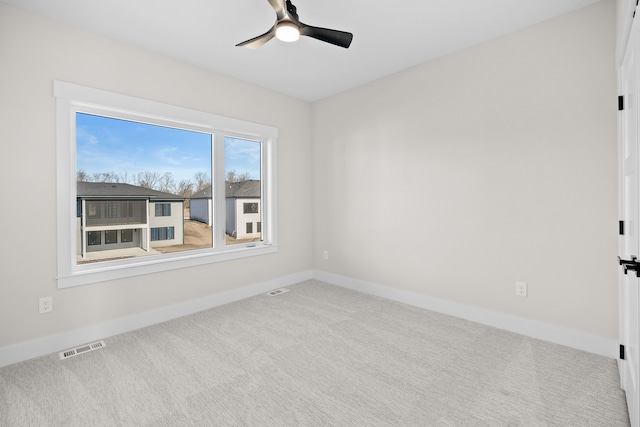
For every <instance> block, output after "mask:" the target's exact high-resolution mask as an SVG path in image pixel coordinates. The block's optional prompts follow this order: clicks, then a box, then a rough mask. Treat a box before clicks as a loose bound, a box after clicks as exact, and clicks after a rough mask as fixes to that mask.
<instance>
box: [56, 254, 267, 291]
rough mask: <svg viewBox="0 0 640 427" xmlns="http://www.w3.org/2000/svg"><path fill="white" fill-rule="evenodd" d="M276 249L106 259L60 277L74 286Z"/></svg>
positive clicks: (61, 282) (66, 285)
mask: <svg viewBox="0 0 640 427" xmlns="http://www.w3.org/2000/svg"><path fill="white" fill-rule="evenodd" d="M276 252H278V247H277V246H275V245H267V244H256V245H253V246H239V247H237V248H235V247H234V248H229V247H226V248H225V251H224V252H211V251H209V250H207V251H189V253H188V254H185V253H180V254H176V255H175V256H174V257H168V256H167V255H166V254H165V255H162V256H149V257H148V259H146V258H145V259H144V260H142V259H141V258H135V259H133V260H132V262H135V263H130V264H128V263H127V261H126V260H124V261H113V262H110V261H104V262H102V263H101V265H100V267H97V268H96V266H95V265H92V266H91V268H90V269H83V268H82V266H76V268H75V269H74V271H72V272H71V273H70V274H67V275H64V276H59V277H57V281H58V288H59V289H62V288H70V287H73V286H81V285H88V284H91V283H98V282H106V281H109V280H116V279H124V278H127V277H135V276H141V275H145V274H153V273H159V272H162V271H168V270H175V269H178V268H187V267H194V266H198V265H204V264H212V263H216V262H223V261H230V260H235V259H242V258H248V257H252V256H258V255H266V254H272V253H276Z"/></svg>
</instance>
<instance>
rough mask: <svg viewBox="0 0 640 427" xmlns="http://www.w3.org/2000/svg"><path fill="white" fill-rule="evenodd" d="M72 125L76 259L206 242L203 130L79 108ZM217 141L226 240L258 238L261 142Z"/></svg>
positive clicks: (207, 141) (206, 137) (208, 213)
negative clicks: (221, 161) (83, 111)
mask: <svg viewBox="0 0 640 427" xmlns="http://www.w3.org/2000/svg"><path fill="white" fill-rule="evenodd" d="M76 128H77V135H76V140H77V142H76V165H77V166H76V178H77V198H76V203H77V208H76V236H77V241H76V255H77V263H78V264H84V263H90V262H99V261H106V260H114V259H123V258H130V257H138V256H148V255H155V254H161V253H169V252H178V251H187V250H196V249H203V248H211V247H212V244H213V238H212V226H213V208H214V203H215V201H216V198H215V197H214V196H215V194H214V192H213V191H212V179H211V172H210V171H211V170H212V169H211V164H212V156H211V152H212V140H211V139H212V138H211V135H210V134H203V133H198V132H193V131H188V130H182V129H174V128H166V127H161V126H155V125H149V124H143V123H137V122H130V121H124V120H119V119H112V118H107V117H101V116H92V115H88V114H81V113H78V114H77V121H76ZM224 143H225V144H224V148H225V186H224V187H225V195H224V203H225V209H224V211H225V221H224V223H225V234H226V236H225V239H226V244H227V245H233V244H238V243H245V242H252V241H259V240H261V235H262V221H261V216H262V207H261V181H260V155H261V154H260V153H261V152H260V148H261V147H260V143H259V142H256V141H249V140H244V139H238V138H231V137H228V138H225V141H224ZM98 168H101V169H98ZM102 168H108V169H102ZM217 200H218V201H220V200H222V199H221V198H218V199H217Z"/></svg>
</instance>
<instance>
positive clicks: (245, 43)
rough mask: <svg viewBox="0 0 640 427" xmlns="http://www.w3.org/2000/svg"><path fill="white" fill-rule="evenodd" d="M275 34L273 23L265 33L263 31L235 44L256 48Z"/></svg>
mask: <svg viewBox="0 0 640 427" xmlns="http://www.w3.org/2000/svg"><path fill="white" fill-rule="evenodd" d="M275 35H276V26H275V25H274V26H273V27H271V29H270V30H269V31H267V32H266V33H264V34H262V35H260V36H258V37H254V38H252V39H249V40H246V41H243V42H242V43H238V44H237V45H236V47H246V48H249V49H257V48H259V47H260V46H262V45H264V44H265V43H266V42H268V41H269V40H271V39H272V38H274V37H275Z"/></svg>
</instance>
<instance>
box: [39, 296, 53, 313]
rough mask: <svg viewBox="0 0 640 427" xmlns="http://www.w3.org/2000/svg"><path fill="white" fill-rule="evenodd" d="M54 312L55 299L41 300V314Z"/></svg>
mask: <svg viewBox="0 0 640 427" xmlns="http://www.w3.org/2000/svg"><path fill="white" fill-rule="evenodd" d="M52 311H53V297H44V298H40V314H42V313H50V312H52Z"/></svg>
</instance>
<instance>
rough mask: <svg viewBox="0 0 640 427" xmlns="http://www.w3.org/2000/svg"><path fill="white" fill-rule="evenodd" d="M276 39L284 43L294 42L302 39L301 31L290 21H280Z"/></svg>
mask: <svg viewBox="0 0 640 427" xmlns="http://www.w3.org/2000/svg"><path fill="white" fill-rule="evenodd" d="M276 37H277V38H278V39H279V40H282V41H283V42H294V41H296V40H298V39H299V38H300V29H299V28H298V26H297V25H296V24H294V23H293V22H290V21H280V22H278V25H277V27H276Z"/></svg>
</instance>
